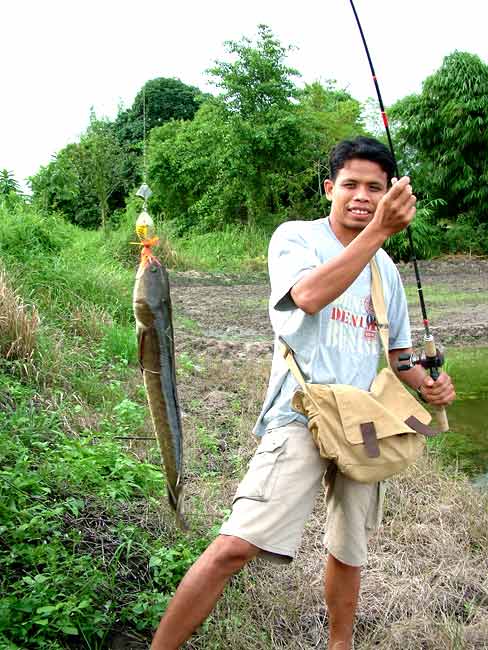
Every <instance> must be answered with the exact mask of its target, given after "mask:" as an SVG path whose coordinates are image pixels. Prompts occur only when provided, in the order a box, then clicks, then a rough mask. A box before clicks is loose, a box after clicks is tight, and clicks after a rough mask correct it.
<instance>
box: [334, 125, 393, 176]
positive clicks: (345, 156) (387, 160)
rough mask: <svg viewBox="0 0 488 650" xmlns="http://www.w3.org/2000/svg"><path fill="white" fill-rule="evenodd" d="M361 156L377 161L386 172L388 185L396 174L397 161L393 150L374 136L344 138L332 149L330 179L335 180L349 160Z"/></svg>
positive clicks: (363, 158) (364, 158) (361, 157)
mask: <svg viewBox="0 0 488 650" xmlns="http://www.w3.org/2000/svg"><path fill="white" fill-rule="evenodd" d="M354 158H360V159H361V160H370V161H371V162H375V163H377V164H378V165H379V166H380V167H381V169H382V170H383V171H384V172H386V175H387V177H388V185H389V184H390V182H391V179H392V177H393V176H394V174H395V162H394V160H393V156H392V155H391V151H390V150H389V149H388V147H385V145H384V144H382V143H381V142H378V140H375V139H374V138H365V137H364V136H359V137H357V138H354V140H342V141H341V142H339V143H338V144H336V146H335V147H334V148H333V149H332V151H331V152H330V159H329V172H330V179H331V180H333V181H335V179H336V178H337V174H338V173H339V172H340V170H341V169H342V168H343V167H344V165H345V164H346V163H347V161H348V160H353V159H354Z"/></svg>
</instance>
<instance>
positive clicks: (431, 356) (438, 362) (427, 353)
mask: <svg viewBox="0 0 488 650" xmlns="http://www.w3.org/2000/svg"><path fill="white" fill-rule="evenodd" d="M349 2H350V4H351V8H352V10H353V13H354V17H355V19H356V23H357V26H358V29H359V33H360V34H361V40H362V41H363V45H364V50H365V52H366V57H367V59H368V63H369V68H370V70H371V75H372V77H373V82H374V87H375V89H376V95H377V97H378V103H379V105H380V111H381V117H382V120H383V124H384V127H385V131H386V137H387V139H388V145H389V147H390V151H391V155H392V157H393V165H394V170H395V176H396V178H400V174H399V171H398V163H397V159H396V156H395V149H394V147H393V140H392V138H391V133H390V126H389V122H388V115H387V114H386V110H385V105H384V103H383V98H382V96H381V91H380V87H379V84H378V79H377V77H376V72H375V69H374V66H373V61H372V59H371V55H370V53H369V48H368V44H367V42H366V37H365V36H364V31H363V28H362V26H361V22H360V20H359V16H358V12H357V11H356V7H355V6H354V2H353V0H349ZM406 231H407V238H408V243H409V246H410V258H411V260H412V263H413V268H414V271H415V279H416V281H417V292H418V296H419V302H420V309H421V311H422V319H423V325H424V332H425V334H424V350H423V352H422V353H421V354H420V355H418V356H417V355H415V354H401V355H400V356H399V360H400V361H407V362H408V363H406V364H402V365H399V366H398V370H400V371H402V370H409V369H410V368H413V367H414V366H415V365H417V364H420V365H421V366H422V367H423V368H425V369H426V370H428V372H429V373H430V376H431V377H432V379H434V381H435V380H436V379H437V378H438V377H439V368H440V367H441V366H442V364H443V363H444V357H443V355H442V354H441V353H440V352H438V350H437V348H436V345H435V342H434V336H433V334H432V332H431V331H430V324H429V319H428V317H427V308H426V306H425V301H424V292H423V289H422V281H421V279H420V271H419V267H418V264H417V257H416V255H415V246H414V243H413V237H412V228H411V227H410V225H408V226H407V228H406ZM436 419H437V423H438V426H439V430H440V431H448V430H449V423H448V421H447V415H446V409H445V408H438V409H436Z"/></svg>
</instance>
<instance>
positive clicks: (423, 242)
mask: <svg viewBox="0 0 488 650" xmlns="http://www.w3.org/2000/svg"><path fill="white" fill-rule="evenodd" d="M443 203H444V202H443V201H442V199H435V200H432V201H427V202H419V204H418V207H417V214H416V215H415V219H414V220H413V222H412V223H411V225H410V231H411V233H412V240H413V246H414V251H415V256H416V257H417V259H430V258H432V257H436V256H437V255H439V253H440V252H441V245H442V230H441V229H440V228H439V226H436V225H435V224H433V223H432V221H431V219H432V216H433V212H434V210H435V209H436V208H437V207H438V206H439V205H443ZM384 248H385V250H386V252H387V253H388V254H389V255H390V256H391V257H392V258H393V259H394V260H395V262H399V261H407V260H409V259H411V257H412V251H411V247H410V242H409V239H408V235H407V233H406V231H403V232H399V233H396V234H395V235H393V236H392V237H390V238H389V239H388V240H387V241H386V243H385V246H384Z"/></svg>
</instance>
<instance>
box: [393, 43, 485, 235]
mask: <svg viewBox="0 0 488 650" xmlns="http://www.w3.org/2000/svg"><path fill="white" fill-rule="evenodd" d="M390 114H391V117H392V118H393V120H394V127H395V136H396V139H397V142H398V145H399V146H398V151H399V152H400V156H399V157H400V161H399V162H400V163H401V168H402V169H403V170H407V171H408V172H409V173H410V174H411V176H412V178H413V180H414V183H415V187H416V190H417V191H420V194H423V195H424V196H431V197H442V198H443V199H444V200H445V202H446V208H445V211H446V212H447V215H448V216H450V217H457V215H459V214H462V213H464V214H469V215H471V218H472V219H475V220H476V222H478V223H482V222H487V221H488V211H487V210H486V205H487V203H488V154H487V152H488V65H486V64H485V63H483V62H482V61H481V59H480V58H479V57H478V56H476V55H474V54H469V53H468V52H454V53H452V54H450V55H449V56H447V57H446V58H445V59H444V62H443V64H442V66H441V68H440V69H439V70H437V72H435V73H434V74H433V75H431V76H430V77H428V78H427V79H426V80H425V81H424V83H423V86H422V92H421V93H420V94H418V95H410V96H408V97H406V98H404V99H402V100H400V101H399V102H397V103H396V104H395V105H394V106H393V108H392V109H391V111H390ZM437 214H438V215H440V214H441V213H440V212H439V211H438V212H437Z"/></svg>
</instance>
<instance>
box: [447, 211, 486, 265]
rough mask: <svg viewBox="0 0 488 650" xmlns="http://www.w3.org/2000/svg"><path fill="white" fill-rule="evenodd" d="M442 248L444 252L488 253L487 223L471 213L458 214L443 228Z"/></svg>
mask: <svg viewBox="0 0 488 650" xmlns="http://www.w3.org/2000/svg"><path fill="white" fill-rule="evenodd" d="M442 249H443V251H445V252H446V253H466V252H469V253H470V254H471V253H474V254H482V255H486V254H488V224H487V223H482V224H480V223H478V221H477V219H476V218H475V217H473V216H472V215H469V214H466V215H460V216H459V217H458V218H457V220H456V221H455V222H454V223H449V224H448V225H447V227H446V228H445V233H444V237H443V243H442Z"/></svg>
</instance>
